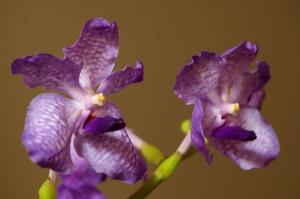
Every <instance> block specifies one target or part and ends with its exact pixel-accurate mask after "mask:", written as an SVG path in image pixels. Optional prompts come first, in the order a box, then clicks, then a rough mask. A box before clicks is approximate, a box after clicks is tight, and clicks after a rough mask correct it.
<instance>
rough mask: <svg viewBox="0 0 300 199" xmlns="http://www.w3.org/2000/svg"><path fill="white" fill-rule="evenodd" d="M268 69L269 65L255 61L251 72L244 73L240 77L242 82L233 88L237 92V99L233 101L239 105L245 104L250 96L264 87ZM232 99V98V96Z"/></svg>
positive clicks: (268, 74) (268, 77)
mask: <svg viewBox="0 0 300 199" xmlns="http://www.w3.org/2000/svg"><path fill="white" fill-rule="evenodd" d="M270 78H271V76H270V69H269V65H268V63H266V62H263V61H257V62H256V65H255V68H254V70H253V71H250V72H246V73H244V74H243V76H242V82H241V84H239V85H238V87H239V88H237V87H235V88H233V89H236V92H238V96H237V99H236V100H235V101H237V102H239V103H241V104H247V102H248V101H249V98H250V97H251V95H252V94H253V93H255V92H257V91H259V90H261V89H262V88H263V87H264V85H265V84H266V83H267V82H268V81H269V79H270ZM232 97H233V98H234V96H232Z"/></svg>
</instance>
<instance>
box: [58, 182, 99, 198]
mask: <svg viewBox="0 0 300 199" xmlns="http://www.w3.org/2000/svg"><path fill="white" fill-rule="evenodd" d="M57 198H58V199H105V197H104V196H103V194H102V193H101V192H100V191H99V190H98V189H97V187H96V186H92V185H84V186H81V187H79V188H77V189H73V188H71V187H68V186H66V185H65V184H61V185H59V186H58V188H57Z"/></svg>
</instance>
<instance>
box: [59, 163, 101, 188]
mask: <svg viewBox="0 0 300 199" xmlns="http://www.w3.org/2000/svg"><path fill="white" fill-rule="evenodd" d="M78 159H79V158H78ZM78 159H77V161H76V162H74V165H75V166H74V169H73V170H72V172H70V173H68V174H61V176H60V177H61V179H62V183H63V184H64V185H66V186H67V187H69V188H71V189H79V188H80V187H82V186H85V185H92V186H96V185H97V184H98V183H100V182H102V181H104V179H105V177H106V176H105V175H104V174H101V173H96V172H95V171H94V170H93V169H92V168H91V167H90V166H89V165H88V163H87V162H86V161H85V160H84V159H82V158H81V159H80V161H78Z"/></svg>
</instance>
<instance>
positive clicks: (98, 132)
mask: <svg viewBox="0 0 300 199" xmlns="http://www.w3.org/2000/svg"><path fill="white" fill-rule="evenodd" d="M63 52H64V55H65V56H64V58H63V59H59V58H57V57H55V56H53V55H50V54H45V53H41V54H37V55H33V56H29V57H25V58H18V59H16V60H15V61H14V62H13V63H12V68H11V69H12V72H13V74H21V75H23V77H24V82H25V84H26V85H27V86H28V87H30V88H33V87H36V86H44V87H45V88H47V89H51V90H54V91H59V92H64V93H66V94H67V95H69V96H70V97H71V98H68V97H65V96H62V95H60V94H56V93H44V94H40V95H38V96H37V97H35V98H34V99H33V100H32V101H31V103H30V105H29V108H28V112H27V116H26V123H25V129H24V132H23V135H22V142H23V144H24V146H25V148H26V149H27V151H28V153H29V156H30V159H31V160H32V161H33V162H35V163H37V164H38V165H40V166H42V167H46V168H50V169H52V170H54V171H58V172H61V173H66V174H67V173H72V171H73V170H74V169H76V168H77V167H78V164H81V163H79V162H80V161H78V159H79V158H81V159H82V160H84V161H86V162H87V165H88V166H89V167H91V169H92V170H93V171H94V172H95V173H98V174H105V175H107V176H109V177H111V178H113V179H120V180H123V181H126V182H128V183H135V182H136V181H137V180H139V179H140V178H141V177H142V176H143V174H144V172H145V170H146V165H145V164H144V162H143V160H142V159H141V158H140V155H139V154H138V153H137V152H135V149H134V147H133V145H132V144H131V141H130V140H129V137H128V136H127V133H126V130H125V128H124V127H125V122H124V120H123V119H122V115H121V112H120V111H119V109H118V108H117V107H116V106H115V105H114V104H113V103H111V102H109V101H107V100H105V98H106V97H107V96H108V95H110V94H112V93H114V92H118V91H119V90H121V89H122V88H124V87H126V86H127V85H129V84H132V83H136V82H140V81H142V80H143V65H142V64H141V63H140V62H137V63H136V66H135V67H130V66H127V67H125V68H124V69H123V70H120V71H117V72H114V73H112V70H113V67H114V64H115V60H116V57H117V54H118V28H117V25H116V23H110V22H108V21H107V20H105V19H102V18H95V19H91V20H90V21H88V22H87V23H86V24H85V26H84V28H83V30H82V32H81V35H80V37H79V39H78V40H77V41H76V43H75V44H74V45H72V46H69V47H66V48H64V50H63ZM95 87H96V89H95ZM72 148H74V150H72ZM82 160H81V161H82Z"/></svg>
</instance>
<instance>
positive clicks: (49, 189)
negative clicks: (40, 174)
mask: <svg viewBox="0 0 300 199" xmlns="http://www.w3.org/2000/svg"><path fill="white" fill-rule="evenodd" d="M56 177H57V174H56V172H55V171H53V170H51V169H50V171H49V177H48V178H47V179H46V180H45V181H44V183H43V184H42V186H41V187H40V189H39V199H56V190H55V185H56Z"/></svg>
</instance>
